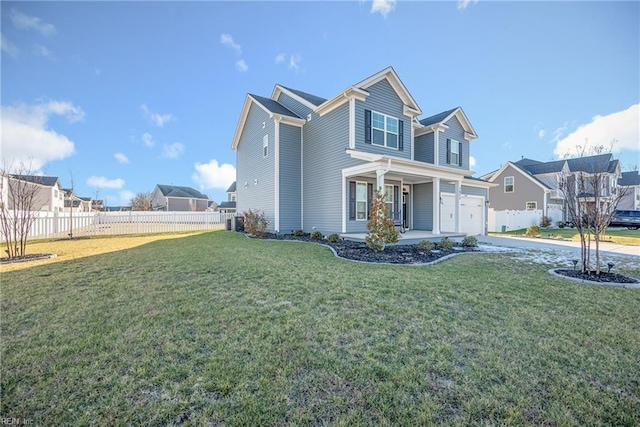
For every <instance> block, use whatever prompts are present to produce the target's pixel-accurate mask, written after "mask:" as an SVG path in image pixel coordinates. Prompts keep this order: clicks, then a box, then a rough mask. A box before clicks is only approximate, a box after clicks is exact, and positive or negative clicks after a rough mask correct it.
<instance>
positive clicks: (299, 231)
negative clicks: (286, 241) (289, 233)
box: [293, 230, 304, 237]
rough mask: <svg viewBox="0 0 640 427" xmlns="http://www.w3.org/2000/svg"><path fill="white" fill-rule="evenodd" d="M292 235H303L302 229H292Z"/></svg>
mask: <svg viewBox="0 0 640 427" xmlns="http://www.w3.org/2000/svg"><path fill="white" fill-rule="evenodd" d="M293 235H294V236H298V237H302V236H304V231H302V230H294V232H293Z"/></svg>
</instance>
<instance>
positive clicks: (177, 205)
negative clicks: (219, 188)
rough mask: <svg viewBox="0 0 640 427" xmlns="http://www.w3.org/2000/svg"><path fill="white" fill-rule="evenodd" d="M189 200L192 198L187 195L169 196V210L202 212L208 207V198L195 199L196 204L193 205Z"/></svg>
mask: <svg viewBox="0 0 640 427" xmlns="http://www.w3.org/2000/svg"><path fill="white" fill-rule="evenodd" d="M163 199H164V197H163ZM189 200H191V199H190V198H187V197H184V198H183V197H169V206H168V207H167V210H168V211H171V212H192V211H195V212H202V211H204V210H205V209H206V208H207V201H206V200H202V199H195V205H191V204H190V203H189Z"/></svg>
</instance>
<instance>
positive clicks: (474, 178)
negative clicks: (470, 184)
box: [464, 176, 489, 182]
mask: <svg viewBox="0 0 640 427" xmlns="http://www.w3.org/2000/svg"><path fill="white" fill-rule="evenodd" d="M464 179H470V180H472V181H480V182H489V181H487V180H484V179H481V178H477V177H475V176H465V177H464Z"/></svg>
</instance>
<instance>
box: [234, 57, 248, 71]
mask: <svg viewBox="0 0 640 427" xmlns="http://www.w3.org/2000/svg"><path fill="white" fill-rule="evenodd" d="M236 68H237V69H238V71H240V72H241V73H244V72H245V71H248V70H249V66H248V65H247V63H246V62H245V61H244V59H241V60H240V61H238V62H236Z"/></svg>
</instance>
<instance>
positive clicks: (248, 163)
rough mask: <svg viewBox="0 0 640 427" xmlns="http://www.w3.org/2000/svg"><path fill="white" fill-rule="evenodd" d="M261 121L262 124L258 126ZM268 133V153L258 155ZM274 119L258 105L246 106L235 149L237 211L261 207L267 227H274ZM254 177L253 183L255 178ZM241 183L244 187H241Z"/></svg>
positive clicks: (271, 229)
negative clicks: (246, 111)
mask: <svg viewBox="0 0 640 427" xmlns="http://www.w3.org/2000/svg"><path fill="white" fill-rule="evenodd" d="M262 122H265V128H264V129H263V128H262ZM264 135H269V155H268V156H267V157H263V155H262V138H263V136H264ZM274 148H275V141H274V123H273V120H272V119H270V118H269V115H268V114H267V113H266V112H265V111H264V110H263V109H262V108H260V107H258V106H256V105H255V104H252V105H251V107H250V108H249V113H248V115H247V121H246V123H245V126H244V129H243V132H242V135H241V136H240V141H239V143H238V148H237V150H236V164H237V166H236V180H237V191H238V196H237V197H238V200H237V205H236V206H237V211H238V212H240V213H242V212H244V211H248V210H249V209H253V210H256V209H257V210H261V211H262V212H264V214H265V216H266V217H267V220H268V221H269V226H268V230H269V231H274V228H273V227H274V225H275V202H274V195H275V192H274V175H275V174H274V168H275V162H274V160H275V156H274V154H275V153H274ZM256 179H257V180H258V184H257V185H256V183H255V180H256ZM245 183H246V184H247V187H246V188H245Z"/></svg>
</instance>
